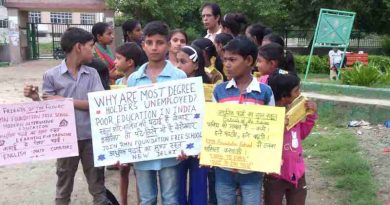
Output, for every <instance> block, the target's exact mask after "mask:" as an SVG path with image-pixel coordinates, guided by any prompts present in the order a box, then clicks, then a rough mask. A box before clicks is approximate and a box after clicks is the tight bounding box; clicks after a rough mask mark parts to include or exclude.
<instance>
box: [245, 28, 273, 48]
mask: <svg viewBox="0 0 390 205" xmlns="http://www.w3.org/2000/svg"><path fill="white" fill-rule="evenodd" d="M271 32H272V30H271V29H270V28H267V27H266V26H264V25H263V24H262V23H256V24H252V25H250V26H248V28H247V29H246V31H245V35H246V37H248V38H249V39H251V40H252V41H253V42H254V43H255V44H256V45H257V46H261V45H262V42H263V38H264V36H265V35H267V34H269V33H271Z"/></svg>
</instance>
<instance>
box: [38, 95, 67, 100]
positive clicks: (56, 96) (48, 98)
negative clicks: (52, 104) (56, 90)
mask: <svg viewBox="0 0 390 205" xmlns="http://www.w3.org/2000/svg"><path fill="white" fill-rule="evenodd" d="M42 99H44V100H57V99H64V97H63V96H59V95H42Z"/></svg>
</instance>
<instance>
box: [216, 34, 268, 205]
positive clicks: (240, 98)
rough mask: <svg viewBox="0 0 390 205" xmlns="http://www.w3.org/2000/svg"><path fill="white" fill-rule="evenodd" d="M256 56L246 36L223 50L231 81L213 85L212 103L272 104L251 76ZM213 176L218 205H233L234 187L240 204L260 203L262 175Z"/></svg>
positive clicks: (222, 172) (225, 171)
mask: <svg viewBox="0 0 390 205" xmlns="http://www.w3.org/2000/svg"><path fill="white" fill-rule="evenodd" d="M256 56H257V47H256V45H255V44H254V43H253V42H252V41H251V40H249V39H248V38H246V37H237V38H235V39H233V40H232V41H230V42H229V43H228V44H227V45H226V46H225V47H224V64H225V66H226V70H227V72H228V74H229V75H230V76H231V77H232V79H231V80H230V81H228V82H224V83H221V84H219V85H217V86H216V88H215V89H214V99H215V101H216V102H218V103H235V104H257V105H271V106H273V105H275V102H274V97H273V94H272V91H271V88H270V87H269V86H267V85H265V84H262V83H259V82H258V81H257V80H256V79H255V78H254V77H253V76H252V75H251V70H252V66H253V65H254V64H255V61H256ZM215 177H216V192H217V200H218V204H223V205H235V204H236V203H237V202H236V201H237V196H236V188H237V186H238V188H239V189H240V190H241V196H242V200H241V204H243V205H259V204H261V200H260V199H261V186H262V179H263V174H262V173H260V172H252V171H246V170H233V169H229V168H224V167H217V168H216V169H215Z"/></svg>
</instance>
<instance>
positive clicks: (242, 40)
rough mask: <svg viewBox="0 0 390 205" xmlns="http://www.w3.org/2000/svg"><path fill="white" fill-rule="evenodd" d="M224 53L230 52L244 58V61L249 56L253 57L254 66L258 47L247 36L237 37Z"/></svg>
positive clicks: (227, 45) (225, 47) (224, 48)
mask: <svg viewBox="0 0 390 205" xmlns="http://www.w3.org/2000/svg"><path fill="white" fill-rule="evenodd" d="M223 50H224V51H229V52H232V53H236V54H238V55H240V56H242V57H243V58H244V59H245V58H246V57H248V56H251V57H252V60H253V62H252V65H254V64H255V62H256V57H257V46H256V44H255V43H253V42H252V41H251V40H250V39H249V38H247V37H245V36H240V37H236V38H234V39H233V40H231V41H230V42H229V43H228V44H226V46H224V47H223Z"/></svg>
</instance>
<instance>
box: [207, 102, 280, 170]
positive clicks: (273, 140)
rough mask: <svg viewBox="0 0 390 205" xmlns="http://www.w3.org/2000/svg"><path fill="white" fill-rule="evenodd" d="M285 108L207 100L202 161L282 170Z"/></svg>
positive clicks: (222, 165) (210, 163)
mask: <svg viewBox="0 0 390 205" xmlns="http://www.w3.org/2000/svg"><path fill="white" fill-rule="evenodd" d="M284 118H285V109H284V108H281V107H271V106H260V105H240V104H228V103H206V110H205V120H204V123H203V138H202V150H201V155H200V164H203V165H211V166H218V167H226V168H233V169H241V170H249V171H260V172H274V173H279V172H280V164H281V160H282V145H283V132H284Z"/></svg>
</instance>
